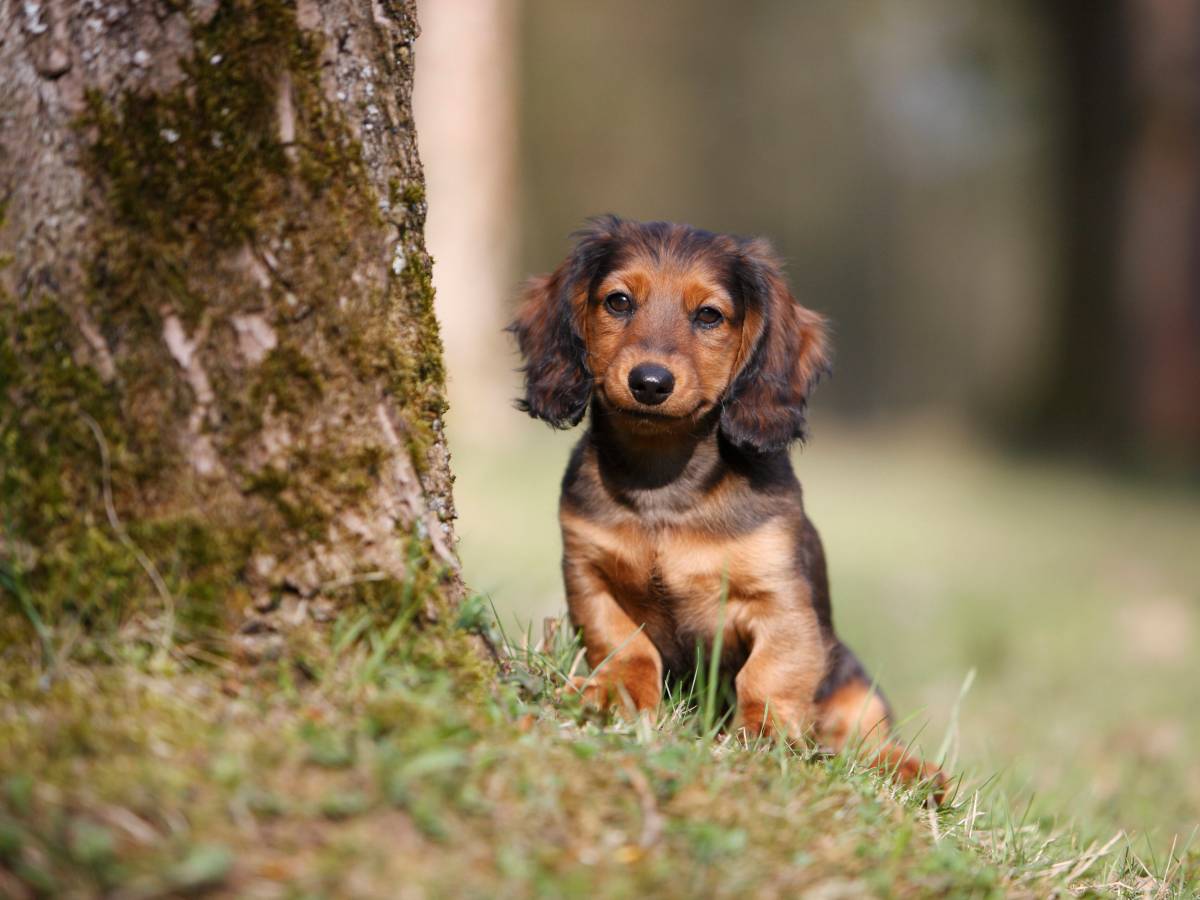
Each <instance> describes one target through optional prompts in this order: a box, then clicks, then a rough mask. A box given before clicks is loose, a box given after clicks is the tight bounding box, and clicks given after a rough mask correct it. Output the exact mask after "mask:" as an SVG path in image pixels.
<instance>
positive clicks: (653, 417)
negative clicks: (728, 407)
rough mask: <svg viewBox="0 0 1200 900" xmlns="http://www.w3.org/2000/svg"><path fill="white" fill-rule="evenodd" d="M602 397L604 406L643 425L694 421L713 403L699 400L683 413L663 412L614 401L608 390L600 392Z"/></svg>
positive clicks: (665, 424) (632, 421)
mask: <svg viewBox="0 0 1200 900" xmlns="http://www.w3.org/2000/svg"><path fill="white" fill-rule="evenodd" d="M600 399H601V400H602V401H603V403H604V407H605V408H606V409H607V410H608V411H609V412H611V413H615V414H616V415H618V416H620V417H622V418H624V419H627V420H629V421H630V422H631V423H642V424H643V425H646V426H650V425H660V426H670V425H673V424H680V423H684V422H688V423H690V422H694V421H695V420H696V419H698V418H699V417H700V416H701V415H702V414H703V413H704V411H705V410H706V409H707V408H708V407H709V406H710V405H711V404H709V403H706V402H705V401H704V400H701V401H699V402H698V403H697V404H696V405H695V406H694V407H692V408H691V409H689V410H688V411H686V412H682V413H668V412H661V411H659V410H657V409H651V408H649V407H646V406H626V405H625V404H623V403H614V402H613V401H612V398H611V397H609V396H608V395H607V392H604V391H601V392H600Z"/></svg>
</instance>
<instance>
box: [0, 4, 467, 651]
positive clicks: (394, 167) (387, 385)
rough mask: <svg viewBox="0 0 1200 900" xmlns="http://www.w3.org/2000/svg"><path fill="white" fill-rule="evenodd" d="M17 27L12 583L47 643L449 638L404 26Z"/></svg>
mask: <svg viewBox="0 0 1200 900" xmlns="http://www.w3.org/2000/svg"><path fill="white" fill-rule="evenodd" d="M4 18H5V21H4V22H3V23H0V117H2V125H0V191H2V194H0V197H2V203H3V206H2V207H0V209H2V218H0V258H2V259H3V266H2V271H0V492H2V493H0V501H2V510H0V515H2V520H0V575H3V576H5V578H6V583H7V584H8V585H9V586H10V588H11V586H12V585H13V584H16V583H20V584H22V585H23V586H24V590H23V593H24V594H25V595H26V596H28V597H29V598H32V601H31V602H32V604H33V607H32V608H30V609H27V610H26V614H27V615H28V616H29V617H31V618H33V619H35V620H38V619H41V620H45V619H46V618H47V617H64V616H65V617H71V618H72V619H77V620H79V621H82V622H83V623H84V624H85V625H86V626H88V627H93V628H94V627H97V626H101V625H107V626H116V625H122V626H125V627H127V628H134V629H140V630H141V631H142V632H143V633H146V634H149V635H153V636H155V637H156V638H159V639H162V640H164V641H165V642H168V643H169V642H171V641H172V639H173V640H174V641H176V642H178V641H179V640H181V639H183V640H193V641H194V640H202V639H204V638H205V636H211V635H219V634H227V633H228V632H229V631H230V630H231V629H232V630H237V629H239V628H240V629H241V630H243V631H246V632H250V631H255V630H257V631H259V632H262V631H266V632H271V631H273V630H274V626H273V625H271V624H269V621H268V624H267V625H266V627H265V628H258V629H254V628H247V627H246V625H247V619H248V618H249V619H250V620H251V621H261V618H260V616H265V617H266V619H267V620H269V619H270V615H269V613H268V611H269V610H271V609H273V608H275V607H278V606H279V605H280V604H283V605H284V608H285V609H291V610H292V611H293V612H294V613H296V614H295V615H292V616H290V617H289V618H290V619H291V620H292V621H301V620H303V619H305V617H306V616H307V617H314V616H315V617H317V618H322V617H327V616H330V615H332V614H333V613H334V612H335V611H336V606H337V604H339V603H348V602H368V603H374V604H377V605H380V606H382V607H384V608H391V607H395V606H398V605H400V604H405V603H414V604H416V605H417V606H418V607H420V609H418V610H417V611H418V612H422V613H423V614H424V615H426V616H427V617H431V618H436V617H438V616H439V615H440V614H441V613H442V612H444V611H445V609H444V607H443V605H442V604H444V603H445V602H453V601H454V600H455V599H456V598H457V596H458V594H459V592H460V582H459V577H458V569H457V563H456V561H455V556H454V552H453V549H452V548H453V533H452V528H451V525H452V518H453V507H452V502H451V494H450V473H449V469H448V465H447V463H448V458H447V453H446V445H445V441H444V439H443V434H442V429H441V416H442V412H443V407H444V402H443V373H442V362H441V345H440V343H439V338H438V333H437V325H436V322H435V320H434V317H433V309H432V299H433V298H432V288H431V283H430V260H429V257H428V256H427V255H426V253H425V248H424V238H423V233H422V229H423V226H424V219H425V201H424V181H423V176H422V172H421V166H420V162H419V160H418V158H417V151H416V141H415V133H414V129H413V123H412V115H411V106H410V95H411V86H412V65H413V62H412V44H413V41H414V39H415V37H416V34H417V25H416V19H415V10H414V0H376V2H370V0H327V2H321V3H317V2H315V0H299V2H298V3H296V4H292V3H288V2H284V0H260V2H251V0H237V2H232V3H229V2H225V3H217V2H213V0H197V2H191V3H172V2H165V0H163V2H149V0H127V2H117V3H106V4H87V3H84V4H75V3H66V2H49V3H42V4H33V3H25V4H20V3H16V2H11V3H9V2H7V0H6V2H5V5H4ZM2 583H3V582H0V584H2ZM263 646H264V645H262V644H261V642H260V643H258V644H255V643H254V642H253V641H251V640H250V638H246V639H245V641H244V645H243V648H244V649H245V650H246V652H248V653H257V652H261V651H262V650H263ZM268 649H269V647H268Z"/></svg>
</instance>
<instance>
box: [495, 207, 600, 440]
mask: <svg viewBox="0 0 1200 900" xmlns="http://www.w3.org/2000/svg"><path fill="white" fill-rule="evenodd" d="M621 224H622V223H621V220H620V219H618V218H617V217H616V216H605V217H603V218H598V219H593V220H591V221H590V222H589V224H588V227H586V228H584V229H583V230H582V231H578V232H576V233H575V235H574V237H575V239H576V241H575V247H574V249H573V251H572V252H571V255H570V256H568V257H567V258H566V259H565V260H564V261H563V262H562V264H561V265H560V266H559V267H558V268H557V269H555V270H554V271H553V272H551V273H550V274H549V275H539V276H538V277H536V278H532V279H530V280H529V282H528V283H527V284H526V285H525V292H524V294H523V295H522V298H521V304H520V306H519V307H518V308H517V316H516V318H515V319H514V320H513V322H512V324H511V325H509V326H508V329H507V330H508V331H510V332H512V333H513V334H515V335H516V337H517V345H518V347H520V350H521V355H522V357H524V360H525V364H524V366H522V368H521V371H522V372H524V373H525V396H524V397H523V398H522V399H519V400H518V401H517V408H518V409H521V410H523V411H525V412H527V413H529V414H530V415H531V416H533V417H534V418H538V419H542V420H543V421H545V422H548V423H550V425H552V426H553V427H555V428H570V427H571V426H573V425H578V424H579V420H580V419H582V418H583V416H584V413H586V412H587V407H588V401H589V400H590V399H591V396H592V374H591V372H589V371H588V367H587V345H586V342H585V340H584V337H583V335H584V330H583V322H584V316H585V314H586V312H587V302H588V294H589V292H590V291H591V289H592V287H593V286H594V283H595V281H596V279H597V278H598V277H599V275H600V274H602V271H603V269H604V268H605V266H606V264H607V263H608V261H609V260H610V259H611V258H612V256H613V254H614V252H615V250H616V246H617V233H618V231H619V230H620V228H621Z"/></svg>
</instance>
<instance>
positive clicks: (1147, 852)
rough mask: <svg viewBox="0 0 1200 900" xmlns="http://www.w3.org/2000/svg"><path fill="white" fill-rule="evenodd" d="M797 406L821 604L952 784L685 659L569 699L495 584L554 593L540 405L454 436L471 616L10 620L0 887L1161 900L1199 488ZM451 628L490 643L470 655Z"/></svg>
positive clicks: (1191, 700)
mask: <svg viewBox="0 0 1200 900" xmlns="http://www.w3.org/2000/svg"><path fill="white" fill-rule="evenodd" d="M827 433H828V434H829V437H828V438H826V439H824V443H823V444H822V443H820V442H819V440H820V439H819V440H818V441H815V442H814V443H813V445H812V446H810V448H808V449H807V450H806V451H805V453H804V455H803V456H802V457H800V460H801V465H802V471H804V472H805V473H806V474H805V478H804V480H805V482H806V485H807V487H808V497H809V504H810V507H811V509H812V512H813V514H814V516H815V517H816V519H817V522H818V524H819V525H820V526H821V527H822V528H823V531H824V535H825V539H826V542H827V544H828V545H829V549H830V555H831V558H832V561H833V578H834V583H835V598H836V602H837V607H836V610H837V614H838V620H839V622H840V623H841V625H842V628H843V631H844V632H845V633H846V636H847V637H848V638H849V639H850V640H851V641H852V642H853V643H854V644H855V645H856V646H857V647H858V648H859V649H860V650H861V651H862V652H863V654H864V656H866V657H867V658H868V659H869V660H871V661H872V662H873V663H874V666H875V668H876V670H877V672H878V673H879V674H880V676H881V678H882V680H883V681H884V683H885V684H886V685H887V686H888V687H889V688H890V690H891V693H892V695H893V699H894V701H895V702H896V705H897V707H898V708H899V709H900V710H901V713H902V715H903V714H914V715H913V717H912V718H911V719H910V721H909V723H908V724H907V726H906V728H905V731H906V733H907V734H908V735H909V736H910V737H911V736H914V735H916V736H917V743H919V744H921V745H922V746H924V747H925V749H926V751H927V752H928V753H930V754H931V755H940V751H941V750H942V749H943V745H944V746H945V750H946V753H947V755H948V757H949V762H950V766H951V767H952V769H953V770H954V771H956V772H963V773H964V776H963V778H962V780H961V781H960V782H959V783H958V786H957V792H956V794H955V797H954V800H953V802H952V803H951V804H950V805H949V806H948V807H947V808H945V809H943V810H941V811H939V812H936V813H935V812H931V811H930V810H929V809H928V808H926V807H925V806H924V805H923V804H922V797H921V796H920V794H919V793H917V794H909V793H904V792H897V791H896V790H895V789H893V788H891V787H889V786H888V785H887V784H885V783H883V782H881V781H880V780H878V779H877V778H876V777H875V776H874V775H873V774H871V773H870V772H868V771H866V770H865V769H863V767H861V766H860V765H858V764H857V763H856V761H855V760H854V758H853V757H852V756H850V755H848V756H843V757H832V758H823V757H816V756H814V755H813V754H812V753H811V752H810V751H809V750H807V749H806V748H791V749H790V748H786V747H783V746H779V745H775V746H747V745H745V744H742V743H739V742H738V741H736V740H734V739H733V738H731V737H730V736H729V735H727V734H726V733H725V732H724V731H723V729H722V727H721V726H722V722H721V720H720V716H719V713H718V712H717V710H718V708H719V705H718V704H715V703H714V702H713V698H714V696H715V694H710V692H709V686H708V684H707V683H706V680H705V679H704V678H701V680H700V683H699V684H697V685H677V686H675V693H674V696H673V700H672V702H671V703H670V704H668V705H667V707H666V708H665V709H664V710H663V712H662V713H661V715H660V716H659V719H658V720H657V721H656V722H653V723H651V722H645V721H643V722H626V721H622V720H620V719H606V718H601V717H599V716H597V715H595V714H592V713H588V712H587V711H585V710H582V709H581V708H580V707H579V704H578V703H577V701H576V700H575V699H574V697H573V696H572V695H571V693H570V691H567V690H564V684H565V680H566V677H567V675H569V674H570V673H571V671H572V667H573V666H575V665H578V664H579V663H578V655H579V654H578V650H577V644H576V643H575V642H574V640H573V637H572V636H571V635H570V633H569V629H568V628H566V627H559V628H558V629H557V630H555V631H553V633H552V634H551V636H550V639H549V641H548V642H547V641H546V638H545V636H544V631H543V626H542V625H541V623H540V622H539V624H538V625H537V626H536V628H534V627H530V628H529V629H527V630H525V631H524V632H521V633H518V632H517V631H515V630H514V629H512V628H511V625H510V624H509V623H511V620H512V611H513V610H514V609H515V608H516V603H515V602H514V601H515V600H516V599H524V600H525V602H526V604H527V605H526V607H525V608H526V610H527V613H530V612H534V611H536V610H537V604H539V603H544V604H546V605H548V606H549V607H551V608H553V607H554V606H555V605H556V604H557V602H558V601H557V594H556V591H557V590H558V589H557V586H556V580H555V579H554V577H553V570H554V568H555V566H556V560H555V556H556V554H557V548H556V544H555V538H554V535H553V532H552V528H553V511H552V508H551V509H550V510H549V512H548V513H547V511H546V510H545V509H543V507H545V506H546V505H547V504H549V505H550V506H551V507H552V505H553V492H554V484H555V482H556V480H557V473H556V472H555V471H553V469H554V466H556V465H557V462H556V461H555V455H556V454H558V453H559V452H560V450H561V449H563V442H562V440H561V438H562V436H557V437H555V436H550V438H549V441H547V439H546V437H545V435H544V433H543V432H542V431H541V430H540V429H535V430H531V431H529V432H523V431H517V432H515V434H516V435H517V439H516V440H514V441H512V442H509V443H505V442H498V441H493V442H492V444H491V445H487V446H486V447H485V450H486V452H485V453H484V454H483V455H473V451H472V450H471V449H470V447H469V446H468V444H467V443H465V442H463V441H459V442H458V443H457V444H456V448H457V452H458V457H457V459H456V463H457V468H458V471H459V482H458V495H459V502H460V504H461V505H462V508H463V510H464V512H463V516H464V518H463V520H462V525H463V526H464V528H463V532H464V540H463V551H464V556H465V561H466V566H467V572H468V576H469V577H470V578H472V579H473V581H474V584H475V586H476V587H478V588H488V589H490V590H491V593H492V594H493V595H494V597H495V599H496V601H497V602H499V603H501V604H504V605H506V611H505V612H503V613H502V614H501V616H500V622H499V625H495V624H493V620H492V617H491V607H490V603H489V601H488V599H487V597H486V596H485V595H484V594H479V595H476V596H475V597H473V598H472V599H471V600H470V601H469V602H468V603H467V605H466V606H465V607H464V608H463V610H462V613H461V615H460V617H459V619H458V620H457V621H453V622H452V621H443V622H440V623H438V624H436V625H430V624H428V623H426V624H424V625H419V624H418V620H417V618H415V615H414V613H415V606H416V605H417V604H418V603H419V597H420V591H416V592H412V595H411V597H409V599H408V605H407V606H406V605H405V603H403V602H402V603H400V605H399V606H398V607H397V611H396V613H395V614H394V616H391V617H388V616H384V617H380V616H379V615H375V616H372V615H370V614H368V613H360V614H358V615H355V614H354V613H352V612H345V613H343V614H342V615H340V616H338V617H337V618H336V619H335V620H334V621H333V622H331V623H329V625H328V631H327V632H325V633H323V634H321V635H319V636H318V637H319V638H320V639H319V640H314V641H312V642H309V643H307V644H304V645H303V646H296V647H292V648H290V652H289V655H287V656H285V657H284V658H282V659H281V660H279V661H277V662H275V663H270V662H268V663H260V664H259V665H257V666H254V667H248V666H245V665H243V664H239V663H235V662H233V661H232V659H231V657H227V656H222V655H219V654H218V655H217V656H208V657H205V658H204V659H196V658H194V657H191V656H188V655H187V653H186V652H175V653H169V654H168V653H163V652H162V651H161V649H160V648H157V647H156V646H155V645H153V644H151V643H147V642H145V641H142V640H139V639H138V634H139V629H140V628H143V627H144V626H143V625H139V624H138V623H136V622H135V623H130V625H129V626H128V627H127V629H126V630H125V631H124V632H117V633H115V634H113V635H110V636H108V637H105V638H96V637H89V636H87V635H85V634H82V633H81V632H79V631H78V630H77V629H75V628H73V627H72V625H71V623H70V622H68V621H60V622H49V623H44V624H45V626H46V628H45V632H44V637H45V638H46V641H45V643H40V642H39V641H38V640H37V639H36V637H35V635H34V633H33V631H32V629H29V630H28V631H27V640H25V641H19V642H15V643H12V644H10V645H9V646H8V647H7V648H6V649H5V651H4V653H3V654H2V655H0V670H2V671H0V746H2V747H4V752H3V754H0V896H13V897H24V896H64V897H73V896H75V897H90V896H100V895H104V896H115V897H147V896H164V895H178V894H197V893H205V892H207V893H209V894H211V895H213V896H230V897H234V896H236V897H320V896H328V897H334V896H381V897H383V896H389V897H390V896H435V897H436V896H479V897H484V896H508V895H516V896H548V897H550V896H554V897H558V896H588V897H592V896H628V895H630V894H633V893H639V892H644V893H646V894H652V895H654V896H668V897H670V896H679V897H684V896H688V897H691V896H704V895H709V896H727V895H734V894H737V895H755V896H792V895H796V894H805V895H807V896H814V897H827V898H831V897H858V896H864V895H866V896H872V895H874V896H892V897H925V896H939V895H941V896H954V897H961V896H981V897H982V896H1001V895H1004V896H1036V897H1043V896H1049V895H1054V894H1056V893H1057V894H1059V895H1065V894H1067V893H1076V894H1087V895H1101V896H1106V895H1116V896H1190V895H1192V894H1193V893H1194V892H1195V890H1196V888H1197V885H1198V882H1197V880H1196V878H1197V876H1196V863H1197V858H1196V853H1195V850H1194V849H1193V848H1190V847H1188V846H1186V842H1187V838H1188V833H1187V831H1186V830H1185V829H1186V828H1187V827H1188V825H1187V819H1188V816H1189V815H1192V816H1194V813H1192V812H1190V811H1192V810H1194V809H1195V808H1196V805H1195V803H1196V797H1197V793H1196V783H1195V781H1194V780H1189V779H1194V776H1195V769H1194V762H1193V761H1192V760H1191V759H1189V758H1188V757H1187V755H1186V747H1187V746H1188V745H1189V744H1192V742H1193V741H1194V738H1195V734H1194V732H1193V731H1191V729H1193V728H1195V723H1194V722H1193V721H1191V717H1189V716H1188V715H1187V714H1186V710H1188V709H1194V708H1195V706H1194V704H1195V700H1196V699H1197V698H1196V697H1195V693H1194V692H1195V691H1196V690H1197V687H1196V683H1197V679H1195V678H1192V679H1191V680H1190V681H1189V679H1188V674H1189V667H1190V666H1192V665H1193V663H1192V661H1191V660H1190V659H1188V653H1187V648H1188V647H1190V646H1191V643H1192V640H1193V632H1192V631H1191V629H1194V627H1195V623H1194V621H1192V619H1190V618H1189V616H1190V615H1192V614H1193V612H1192V610H1193V609H1194V600H1195V598H1194V596H1193V595H1192V594H1189V593H1188V591H1189V590H1194V585H1195V584H1196V583H1200V580H1198V579H1196V577H1195V576H1196V567H1197V565H1198V564H1200V563H1198V561H1197V559H1196V557H1195V554H1194V553H1192V552H1188V551H1189V548H1193V547H1195V546H1198V544H1197V543H1196V538H1197V537H1200V534H1197V530H1198V528H1197V515H1196V513H1197V508H1198V506H1200V503H1198V502H1197V499H1196V498H1195V496H1192V495H1187V494H1180V493H1178V492H1168V491H1165V490H1163V489H1161V488H1159V487H1155V486H1147V485H1137V484H1129V483H1124V484H1121V483H1113V482H1112V481H1111V480H1110V479H1108V478H1107V477H1103V476H1099V475H1094V474H1087V473H1080V472H1078V471H1077V470H1069V469H1064V468H1062V467H1059V466H1055V465H1051V464H1046V463H1033V462H1027V463H1026V462H1013V461H1012V460H1006V459H1004V458H1001V457H997V456H995V455H993V454H990V453H986V452H981V451H979V450H977V449H974V448H972V447H971V446H970V445H961V444H955V443H946V442H945V441H944V440H941V439H939V440H938V442H937V443H936V445H935V446H936V447H937V448H938V451H937V453H931V447H930V444H929V439H928V438H927V437H918V438H913V437H912V436H911V435H908V434H906V433H900V432H888V433H883V434H874V435H863V434H856V433H849V434H838V435H834V433H833V432H832V431H829V432H827ZM523 435H530V437H528V438H525V437H523ZM526 440H528V441H529V443H523V442H524V441H526ZM568 440H569V439H568ZM954 447H957V449H952V448H954ZM493 474H494V475H497V476H500V475H502V476H504V477H497V478H493V477H491V476H492V475H493ZM480 490H482V494H481V493H479V492H478V491H480ZM489 504H495V506H494V508H492V509H489ZM513 515H518V516H520V517H522V520H521V522H515V521H513V520H512V518H511V516H513ZM543 515H546V516H547V517H548V519H549V522H548V523H543V522H541V521H540V519H541V518H542V517H543ZM472 523H478V529H476V528H475V527H472ZM484 529H486V530H484ZM484 535H490V538H489V539H488V540H487V541H484ZM1114 547H1115V548H1119V549H1120V551H1121V552H1120V553H1118V554H1113V553H1112V548H1114ZM522 554H525V555H522ZM489 560H490V562H489ZM489 566H490V567H491V568H489ZM489 572H490V573H491V576H490V578H491V583H490V584H489V583H488V579H489V575H488V573H489ZM505 572H507V573H509V577H508V579H507V580H505V579H503V578H502V574H503V573H505ZM11 575H12V573H11V572H10V573H8V577H9V581H8V582H7V583H6V585H5V587H6V590H8V592H9V595H11V596H12V597H14V598H15V599H18V600H19V599H20V585H19V584H18V583H16V582H14V581H12V579H11ZM881 598H886V601H887V602H886V603H885V602H883V600H882V599H881ZM1135 601H1136V602H1135ZM1129 604H1134V608H1133V610H1132V611H1130V610H1129V609H1128V608H1127V607H1128V605H1129ZM5 614H6V615H8V616H20V615H21V609H20V606H19V604H9V605H6V607H5ZM479 628H484V629H491V630H492V632H493V634H495V635H496V636H497V638H498V640H499V641H500V642H501V643H503V644H504V645H505V646H507V647H508V651H507V654H506V659H505V664H504V667H503V671H502V673H501V674H500V675H499V676H498V677H497V676H496V675H494V674H493V673H492V672H491V671H490V670H489V669H488V668H487V667H486V666H484V665H482V664H480V663H479V662H478V661H476V660H474V659H473V658H472V657H471V656H470V654H469V652H468V650H467V647H468V641H467V635H468V633H469V632H470V631H472V630H475V629H479ZM501 631H503V632H504V634H501ZM1180 647H1182V648H1183V649H1182V651H1181V650H1180V649H1179V648H1180ZM972 669H974V671H975V677H974V683H973V684H972V685H971V686H970V689H969V690H968V691H967V692H966V694H965V697H964V699H963V701H962V703H961V705H960V707H959V710H958V711H957V712H955V709H954V707H955V699H956V698H957V697H958V696H959V693H960V688H961V687H962V685H963V682H964V680H965V679H966V673H967V672H968V671H970V670H972ZM1135 676H1136V677H1135ZM714 690H715V687H714ZM1189 692H1193V693H1189ZM924 720H928V724H927V725H925V727H924V728H923V729H922V727H921V724H920V723H921V722H922V721H924ZM944 738H945V739H944ZM1192 745H1194V744H1192ZM992 776H998V777H992ZM1027 788H1036V790H1037V794H1036V796H1035V798H1034V800H1033V803H1032V805H1028V806H1027V798H1028V793H1029V791H1028V790H1027ZM1176 831H1178V832H1179V833H1180V838H1179V840H1178V841H1177V842H1176V843H1175V844H1174V846H1173V847H1172V844H1171V840H1170V835H1171V834H1172V833H1175V832H1176ZM1147 832H1148V833H1149V834H1150V837H1151V840H1150V841H1149V842H1148V843H1147V842H1146V840H1145V837H1144V836H1145V834H1146V833H1147Z"/></svg>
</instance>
